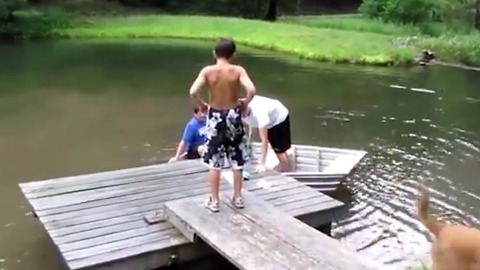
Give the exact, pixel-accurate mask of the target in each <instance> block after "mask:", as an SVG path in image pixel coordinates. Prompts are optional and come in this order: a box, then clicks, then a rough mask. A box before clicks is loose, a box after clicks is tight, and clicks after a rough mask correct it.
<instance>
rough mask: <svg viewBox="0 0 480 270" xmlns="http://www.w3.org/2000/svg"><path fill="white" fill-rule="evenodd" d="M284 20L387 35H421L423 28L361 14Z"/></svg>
mask: <svg viewBox="0 0 480 270" xmlns="http://www.w3.org/2000/svg"><path fill="white" fill-rule="evenodd" d="M280 20H281V21H283V22H287V23H293V24H300V25H306V26H310V27H316V28H330V29H339V30H354V31H358V32H366V33H378V34H385V35H393V36H400V35H419V34H421V30H420V29H419V28H418V27H416V26H413V25H397V24H394V23H386V22H382V21H380V20H375V19H368V18H365V17H363V16H361V15H359V14H346V15H324V16H286V17H282V18H281V19H280Z"/></svg>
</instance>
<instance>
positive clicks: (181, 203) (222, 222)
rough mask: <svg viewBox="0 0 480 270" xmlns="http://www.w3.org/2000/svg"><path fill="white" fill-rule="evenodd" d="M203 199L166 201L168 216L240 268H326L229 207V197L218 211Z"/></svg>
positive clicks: (252, 269) (240, 212) (251, 269)
mask: <svg viewBox="0 0 480 270" xmlns="http://www.w3.org/2000/svg"><path fill="white" fill-rule="evenodd" d="M202 199H203V198H195V199H183V200H178V201H172V202H168V203H166V205H165V207H166V209H167V212H168V219H169V220H170V219H173V220H181V221H182V222H183V223H185V224H187V225H188V226H187V228H188V227H191V229H192V230H194V231H195V234H196V235H198V236H199V237H200V238H202V239H203V240H204V241H205V242H207V243H208V244H209V245H210V246H212V247H213V248H215V249H216V250H217V251H218V252H219V253H220V254H222V255H223V256H224V257H226V258H227V259H228V260H229V261H230V262H232V263H233V264H234V265H235V266H237V267H238V268H239V269H242V270H254V269H272V270H273V269H275V270H277V269H305V270H306V269H326V268H321V264H320V262H319V261H317V260H316V259H314V258H312V257H306V256H304V252H302V251H301V250H298V249H296V248H293V247H292V246H291V245H289V244H288V243H287V244H286V243H284V239H282V238H281V237H278V235H275V234H273V233H270V232H269V231H267V230H266V229H265V228H264V227H262V226H259V224H258V223H257V221H256V220H252V219H249V218H248V217H246V216H244V215H243V214H242V211H238V210H234V209H233V208H231V207H230V206H229V203H228V201H229V200H228V199H226V200H225V199H224V200H222V203H221V205H220V207H221V210H220V213H211V212H210V211H208V210H207V209H205V208H204V206H203V205H202ZM249 203H251V202H249ZM257 203H258V202H255V204H257ZM262 204H266V203H263V202H262ZM246 207H247V208H248V207H249V205H247V206H246ZM259 207H260V206H259ZM285 216H286V215H285ZM265 218H269V216H265ZM179 229H180V231H182V230H188V229H182V228H179Z"/></svg>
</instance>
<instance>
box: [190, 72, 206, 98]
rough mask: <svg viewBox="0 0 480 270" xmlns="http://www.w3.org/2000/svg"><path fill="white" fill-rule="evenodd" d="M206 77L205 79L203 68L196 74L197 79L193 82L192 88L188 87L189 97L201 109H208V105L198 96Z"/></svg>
mask: <svg viewBox="0 0 480 270" xmlns="http://www.w3.org/2000/svg"><path fill="white" fill-rule="evenodd" d="M205 82H206V77H205V68H203V69H202V70H200V72H199V73H198V76H197V78H196V79H195V81H193V83H192V86H190V97H191V98H192V99H193V100H195V101H196V103H197V104H198V105H200V106H202V107H205V106H206V107H208V104H207V103H206V102H205V101H204V100H202V97H201V96H200V91H201V90H202V87H203V86H204V85H205Z"/></svg>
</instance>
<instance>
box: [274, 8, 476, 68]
mask: <svg viewBox="0 0 480 270" xmlns="http://www.w3.org/2000/svg"><path fill="white" fill-rule="evenodd" d="M281 20H282V21H283V22H288V23H292V24H297V25H305V26H309V27H314V28H320V29H338V30H354V31H358V32H363V33H379V34H385V35H389V36H392V37H402V36H403V37H411V36H416V37H418V38H417V40H416V41H415V42H414V43H413V44H412V45H413V46H414V47H415V48H417V51H419V50H420V49H430V50H432V51H434V52H435V53H436V55H437V56H438V57H439V59H441V60H442V61H447V62H454V63H460V64H465V65H469V66H480V32H477V31H471V32H468V31H466V30H465V29H463V30H462V31H460V30H458V29H449V28H448V26H446V25H444V24H440V23H430V24H426V25H423V26H422V27H417V26H413V25H397V24H393V23H385V22H382V21H380V20H373V19H369V18H365V17H363V16H361V15H357V14H353V15H340V16H339V15H333V16H296V17H295V16H293V17H284V18H282V19H281ZM367 42H368V41H367Z"/></svg>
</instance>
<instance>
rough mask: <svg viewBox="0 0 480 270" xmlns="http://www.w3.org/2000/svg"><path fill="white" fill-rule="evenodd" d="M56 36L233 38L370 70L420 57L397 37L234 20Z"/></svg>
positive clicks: (153, 22)
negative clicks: (398, 43) (399, 44)
mask: <svg viewBox="0 0 480 270" xmlns="http://www.w3.org/2000/svg"><path fill="white" fill-rule="evenodd" d="M50 36H51V37H52V38H54V39H55V38H60V39H98V38H100V39H155V38H173V39H187V40H188V39H190V40H200V41H214V40H216V39H218V38H220V37H233V39H234V40H235V41H236V42H237V43H238V44H239V45H244V46H247V47H251V48H255V49H262V50H268V51H274V52H279V53H285V54H289V55H294V56H297V57H298V58H300V59H306V60H313V61H317V62H330V63H345V64H346V63H348V64H356V65H369V66H410V65H412V64H413V63H414V57H415V55H416V53H415V52H416V50H415V48H396V47H395V45H394V44H393V43H392V41H391V37H390V36H387V35H383V34H378V33H361V32H358V31H350V30H338V29H320V28H313V27H309V26H303V25H295V24H291V23H284V22H275V23H269V22H263V21H255V20H246V19H239V18H229V17H207V16H172V15H140V16H127V17H119V18H118V17H111V18H108V17H107V18H105V17H103V18H101V17H100V18H94V19H86V20H83V21H82V20H80V23H79V24H77V25H75V26H73V27H69V28H65V29H54V31H52V33H51V34H50ZM362 40H363V41H372V42H362Z"/></svg>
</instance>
